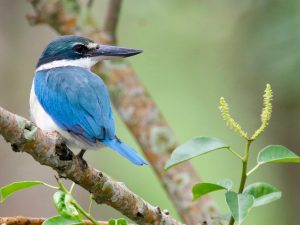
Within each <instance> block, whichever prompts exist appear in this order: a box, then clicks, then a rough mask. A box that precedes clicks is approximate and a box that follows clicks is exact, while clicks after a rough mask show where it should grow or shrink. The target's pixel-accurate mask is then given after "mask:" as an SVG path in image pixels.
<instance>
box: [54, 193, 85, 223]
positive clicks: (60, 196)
mask: <svg viewBox="0 0 300 225" xmlns="http://www.w3.org/2000/svg"><path fill="white" fill-rule="evenodd" d="M53 200H54V204H55V206H56V209H57V211H58V212H59V214H60V215H62V216H63V217H66V218H71V219H76V220H79V221H80V220H81V218H80V214H79V212H78V211H77V209H76V208H75V207H74V205H73V204H72V201H73V200H74V199H73V197H72V196H71V195H70V194H68V193H66V192H63V191H57V192H55V193H54V195H53Z"/></svg>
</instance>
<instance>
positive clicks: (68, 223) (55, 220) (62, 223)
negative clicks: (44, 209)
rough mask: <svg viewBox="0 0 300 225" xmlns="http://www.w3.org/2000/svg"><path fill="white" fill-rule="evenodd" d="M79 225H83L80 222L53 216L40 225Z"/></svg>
mask: <svg viewBox="0 0 300 225" xmlns="http://www.w3.org/2000/svg"><path fill="white" fill-rule="evenodd" d="M79 224H80V225H81V224H84V223H83V222H82V221H81V220H75V219H69V218H66V217H63V216H54V217H51V218H48V219H47V220H45V221H44V222H43V224H42V225H79Z"/></svg>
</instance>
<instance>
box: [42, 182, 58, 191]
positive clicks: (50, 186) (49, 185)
mask: <svg viewBox="0 0 300 225" xmlns="http://www.w3.org/2000/svg"><path fill="white" fill-rule="evenodd" d="M43 184H44V185H45V186H47V187H49V188H53V189H56V190H58V189H59V187H55V186H52V185H51V184H47V183H43Z"/></svg>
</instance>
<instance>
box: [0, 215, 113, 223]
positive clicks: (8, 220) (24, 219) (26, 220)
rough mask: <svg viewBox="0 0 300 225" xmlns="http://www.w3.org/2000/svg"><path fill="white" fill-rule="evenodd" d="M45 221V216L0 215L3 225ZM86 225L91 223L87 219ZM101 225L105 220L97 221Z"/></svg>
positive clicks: (0, 221)
mask: <svg viewBox="0 0 300 225" xmlns="http://www.w3.org/2000/svg"><path fill="white" fill-rule="evenodd" d="M44 221H45V218H32V217H23V216H14V217H0V224H1V225H2V224H5V225H41V224H42V223H43V222H44ZM84 222H85V224H86V225H93V223H92V222H91V221H89V220H85V221H84ZM99 223H100V224H102V225H108V222H107V221H99Z"/></svg>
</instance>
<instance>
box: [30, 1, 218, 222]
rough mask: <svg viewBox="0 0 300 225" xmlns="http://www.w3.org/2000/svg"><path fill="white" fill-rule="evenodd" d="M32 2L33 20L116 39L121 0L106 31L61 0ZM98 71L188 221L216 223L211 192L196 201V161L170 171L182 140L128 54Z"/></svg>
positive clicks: (113, 6) (113, 5) (101, 38)
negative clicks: (82, 21)
mask: <svg viewBox="0 0 300 225" xmlns="http://www.w3.org/2000/svg"><path fill="white" fill-rule="evenodd" d="M31 3H32V6H33V8H34V13H33V14H32V15H34V16H32V15H31V16H30V15H29V16H28V18H29V19H30V21H31V23H33V24H40V23H46V24H49V25H50V26H51V27H52V28H53V29H54V30H56V31H57V32H58V33H59V34H62V35H64V34H70V33H76V34H80V35H83V36H86V37H90V38H92V39H93V40H95V41H98V42H99V43H103V44H111V43H112V41H113V39H109V38H107V34H106V33H107V31H108V32H109V33H110V34H111V35H114V34H115V29H116V26H117V21H118V16H117V14H119V10H120V5H118V4H120V3H121V1H120V0H110V6H109V10H108V14H107V17H106V18H107V19H106V20H105V25H104V31H100V30H99V28H98V27H96V26H94V27H93V29H92V30H89V31H86V28H85V27H84V26H81V27H80V25H79V24H78V23H70V22H68V21H70V20H71V21H77V18H76V16H74V15H73V14H72V13H70V12H67V11H66V10H64V9H63V4H62V1H60V0H52V1H46V0H45V1H44V0H31ZM54 9H56V10H54ZM113 10H116V11H113ZM53 15H54V16H53ZM89 16H90V15H89ZM90 17H91V16H90ZM66 18H67V19H66ZM105 27H106V28H105ZM105 30H106V31H105ZM75 31H76V32H75ZM94 71H95V72H96V73H97V74H102V75H103V76H102V78H103V79H104V80H105V82H106V84H107V85H108V88H109V91H110V95H111V98H112V102H113V105H114V106H115V108H116V109H117V111H118V113H119V114H120V115H121V118H122V119H123V121H124V122H125V124H126V125H127V126H128V128H129V129H130V131H131V132H132V134H133V135H134V137H135V138H136V140H137V141H138V143H139V145H140V146H141V148H142V150H143V152H144V154H145V155H146V156H147V159H148V161H149V162H150V163H151V165H152V166H153V168H154V170H155V172H156V174H157V176H158V178H159V180H160V181H161V183H162V185H163V187H164V188H165V189H166V191H167V193H168V194H169V196H170V198H171V200H172V201H173V202H174V204H175V207H176V208H177V211H178V212H179V214H180V216H181V217H182V218H183V220H184V221H185V223H187V224H197V223H199V222H204V221H205V222H207V223H210V222H211V220H212V219H211V218H214V217H217V216H218V215H219V212H218V210H217V208H216V206H215V203H214V202H213V201H212V199H211V198H210V197H209V196H205V197H203V198H201V199H200V200H198V201H192V193H191V190H192V187H193V185H194V184H196V183H199V182H201V179H200V178H199V176H198V175H197V174H196V172H195V170H194V169H193V167H192V165H191V164H190V163H189V162H186V163H184V164H181V165H179V166H177V167H174V168H173V169H172V170H169V171H168V172H166V173H164V170H163V168H164V165H165V163H166V160H167V159H169V158H170V153H171V152H172V150H173V149H174V148H175V147H176V146H177V145H178V142H177V141H176V138H175V135H174V133H173V131H172V130H171V128H170V127H169V126H168V124H167V122H166V120H165V119H164V117H163V116H162V114H161V113H160V111H159V109H158V107H157V106H156V104H155V102H154V101H153V99H152V98H151V97H150V95H149V93H148V92H147V90H146V89H145V88H144V86H143V85H142V84H141V82H140V81H139V80H138V78H137V76H136V74H135V72H134V71H133V69H132V68H131V66H130V65H129V64H128V63H127V61H125V60H123V61H118V62H105V63H103V64H102V65H99V66H96V67H95V68H94Z"/></svg>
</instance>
